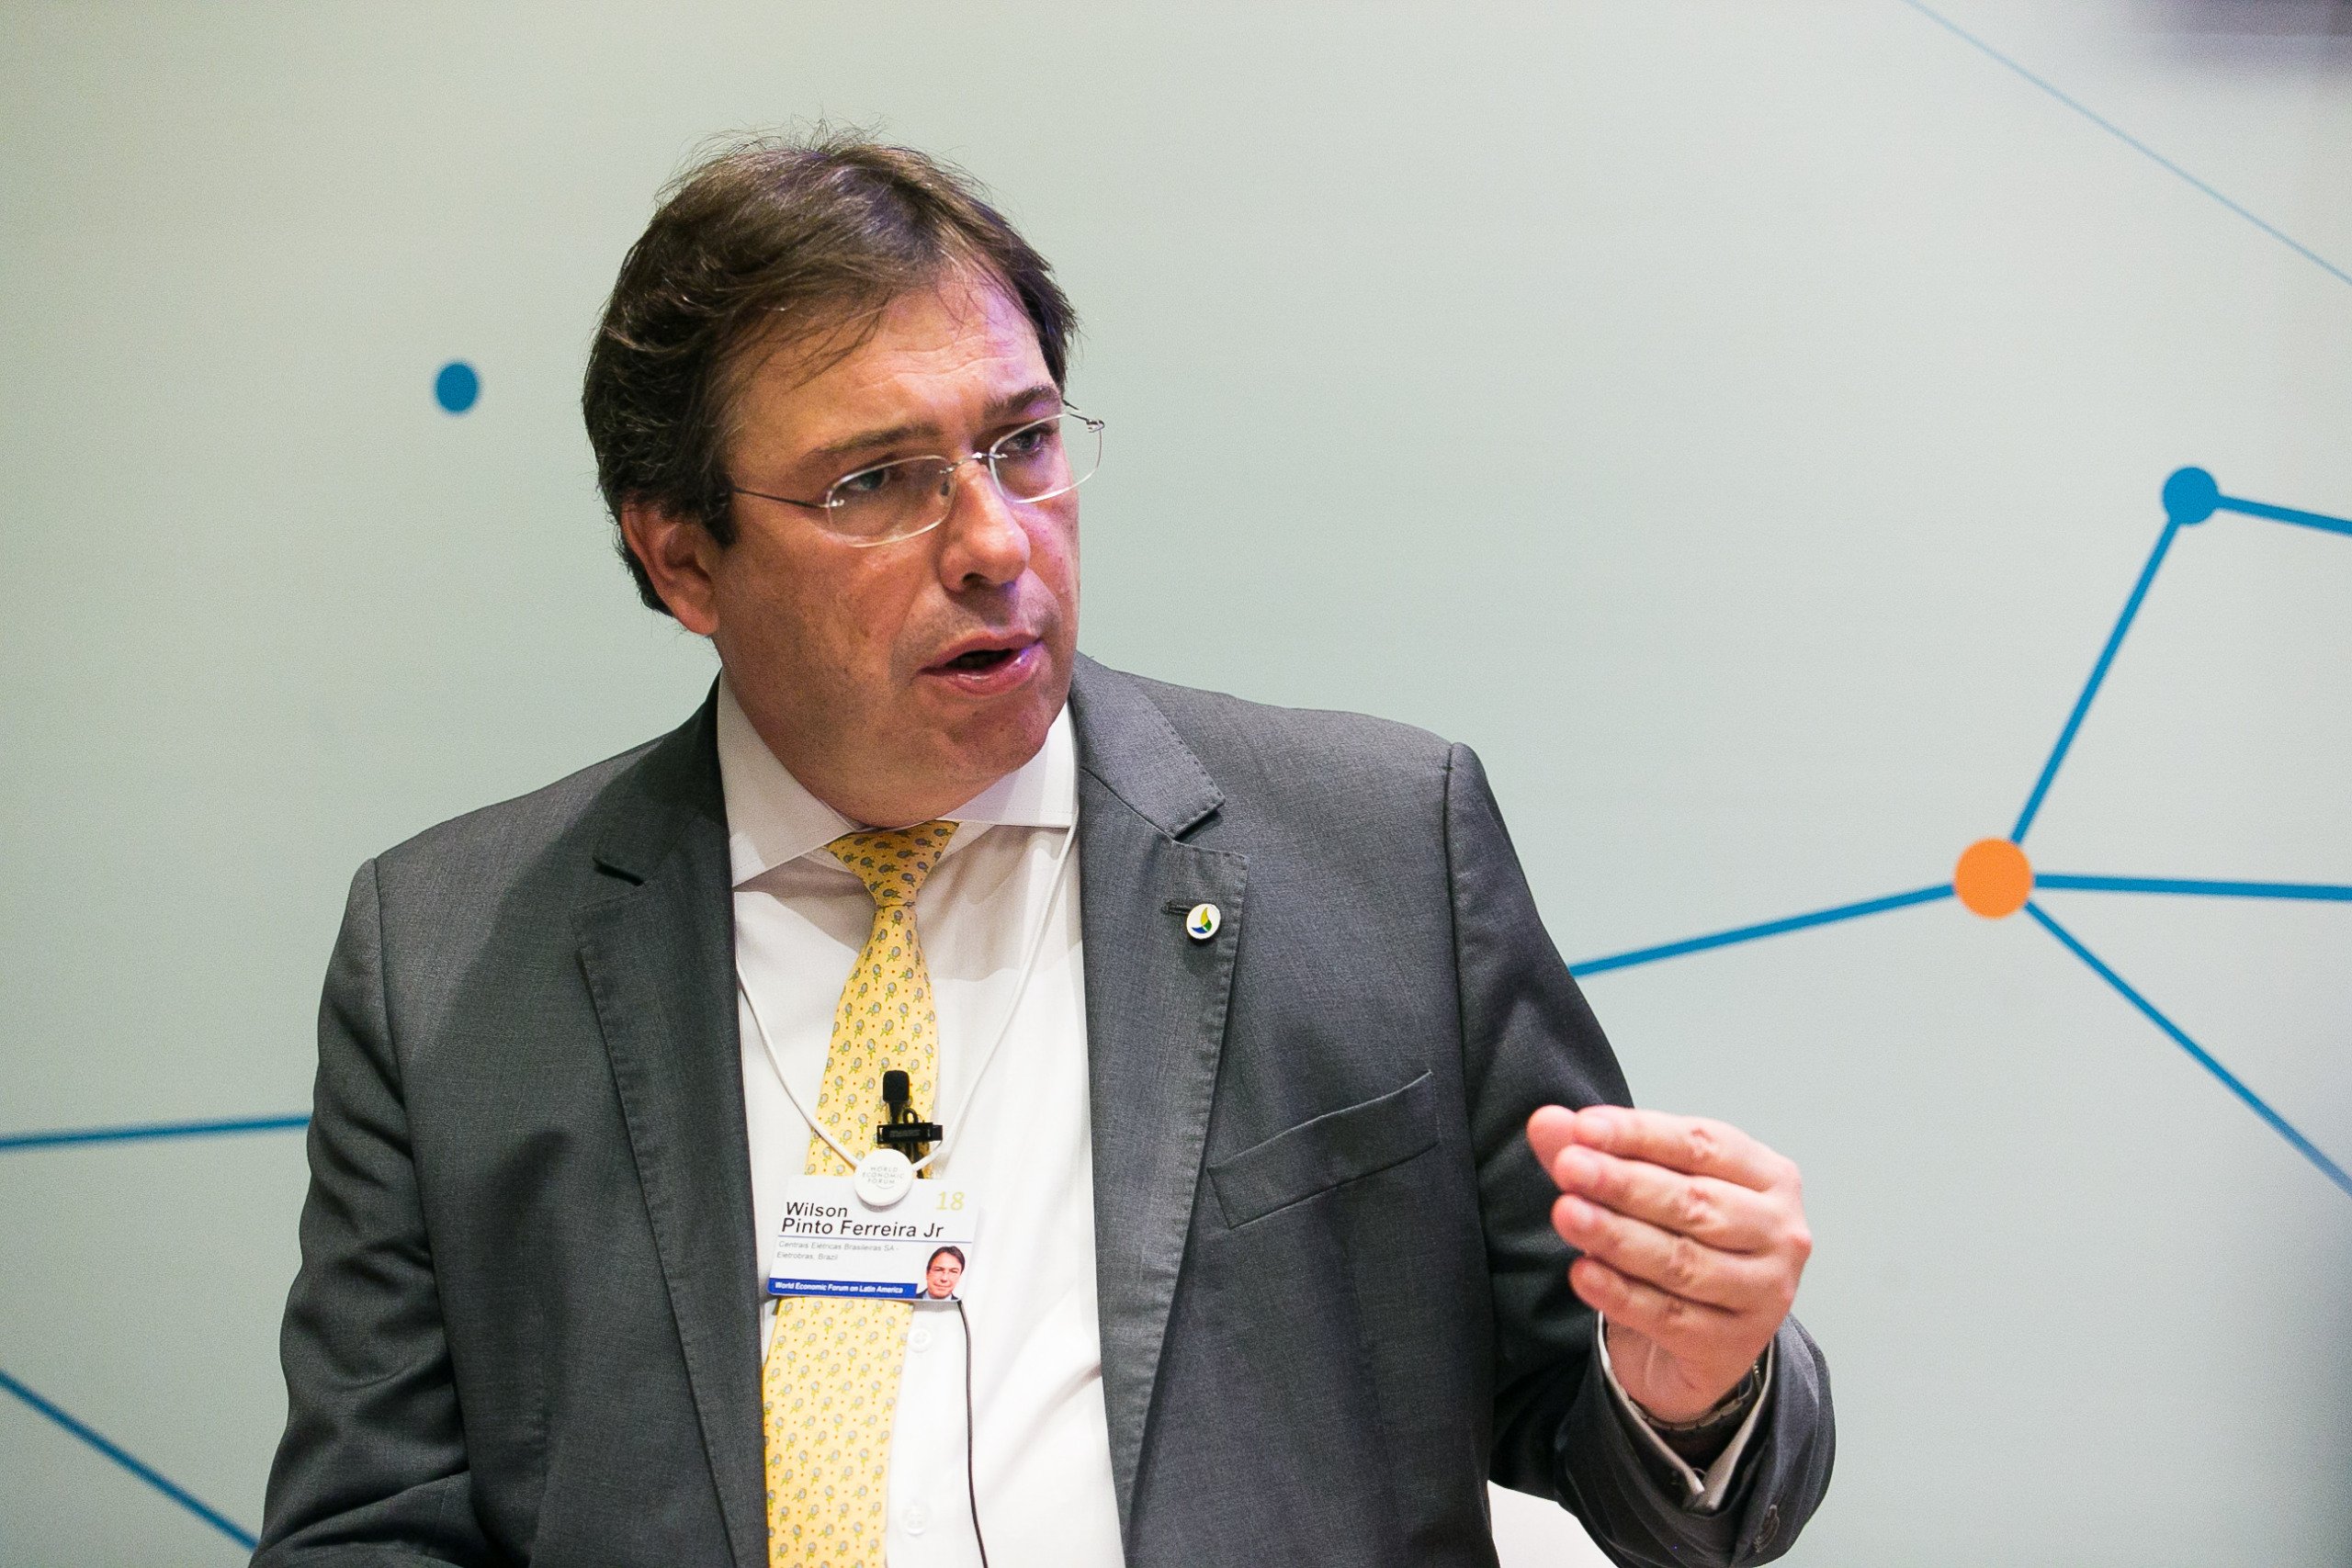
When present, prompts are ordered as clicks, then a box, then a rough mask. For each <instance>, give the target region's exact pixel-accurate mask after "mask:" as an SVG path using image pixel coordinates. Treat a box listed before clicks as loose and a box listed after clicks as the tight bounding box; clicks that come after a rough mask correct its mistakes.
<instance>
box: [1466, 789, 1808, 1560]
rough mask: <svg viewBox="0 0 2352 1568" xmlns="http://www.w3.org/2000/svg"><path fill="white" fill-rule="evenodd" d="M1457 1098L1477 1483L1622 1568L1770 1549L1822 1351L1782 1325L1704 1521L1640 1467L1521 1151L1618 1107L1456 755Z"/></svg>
mask: <svg viewBox="0 0 2352 1568" xmlns="http://www.w3.org/2000/svg"><path fill="white" fill-rule="evenodd" d="M1445 833H1446V854H1447V872H1448V877H1449V881H1450V885H1451V889H1452V897H1453V924H1454V944H1455V953H1454V959H1455V973H1456V975H1457V977H1458V979H1457V983H1458V985H1459V987H1460V995H1461V1010H1462V1039H1463V1052H1464V1089H1465V1091H1466V1094H1467V1096H1468V1102H1469V1113H1470V1123H1471V1124H1470V1134H1471V1139H1472V1145H1473V1147H1474V1150H1475V1152H1476V1159H1477V1165H1478V1187H1479V1203H1480V1208H1481V1214H1482V1218H1483V1220H1484V1223H1485V1226H1486V1235H1487V1269H1488V1274H1489V1277H1490V1280H1491V1287H1492V1292H1493V1301H1494V1311H1495V1335H1496V1347H1495V1355H1496V1369H1495V1428H1494V1449H1493V1452H1492V1455H1491V1459H1490V1465H1491V1474H1492V1475H1493V1478H1494V1479H1495V1481H1496V1482H1498V1483H1500V1484H1502V1485H1504V1486H1508V1487H1510V1488H1511V1489H1513V1490H1514V1491H1519V1492H1527V1493H1532V1494H1533V1495H1537V1496H1543V1497H1550V1498H1553V1499H1555V1500H1556V1501H1558V1502H1559V1503H1561V1504H1562V1505H1563V1506H1566V1508H1568V1509H1569V1511H1571V1512H1572V1513H1574V1514H1575V1515H1576V1516H1577V1517H1578V1518H1579V1519H1581V1520H1582V1521H1583V1522H1584V1525H1585V1528H1586V1529H1587V1530H1588V1531H1589V1532H1590V1534H1591V1535H1592V1537H1593V1540H1595V1541H1596V1542H1597V1543H1598V1544H1599V1545H1600V1548H1601V1550H1602V1551H1605V1552H1607V1553H1608V1554H1609V1557H1610V1559H1611V1561H1612V1562H1618V1563H1621V1564H1624V1565H1625V1568H1637V1565H1638V1568H1689V1565H1691V1564H1713V1565H1719V1568H1732V1565H1743V1568H1744V1565H1745V1564H1748V1563H1755V1562H1769V1561H1770V1560H1771V1559H1772V1558H1775V1557H1777V1556H1779V1555H1780V1554H1781V1552H1782V1551H1785V1550H1786V1549H1787V1548H1788V1546H1789V1543H1790V1542H1791V1541H1792V1540H1794V1539H1795V1538H1796V1534H1797V1531H1798V1529H1799V1528H1800V1527H1802V1525H1803V1524H1804V1521H1805V1519H1806V1518H1807V1517H1810V1516H1811V1514H1812V1513H1813V1510H1814V1508H1815V1506H1817V1505H1818V1504H1819V1502H1820V1500H1821V1495H1822V1493H1823V1492H1824V1491H1825V1490H1826V1488H1827V1486H1828V1483H1829V1468H1830V1459H1831V1455H1832V1451H1833V1449H1834V1446H1835V1438H1834V1431H1833V1427H1832V1423H1831V1417H1830V1408H1829V1383H1828V1372H1827V1368H1826V1364H1825V1363H1824V1361H1823V1360H1822V1358H1821V1352H1820V1351H1819V1350H1818V1349H1817V1348H1815V1345H1814V1343H1813V1341H1812V1339H1811V1338H1810V1337H1807V1336H1806V1334H1805V1332H1804V1329H1803V1328H1801V1327H1799V1326H1798V1325H1797V1323H1796V1320H1795V1319H1793V1318H1792V1319H1790V1320H1789V1321H1788V1322H1787V1323H1786V1324H1784V1325H1781V1334H1780V1338H1779V1341H1778V1349H1777V1367H1776V1371H1775V1374H1774V1380H1773V1388H1772V1392H1771V1394H1770V1402H1769V1404H1768V1405H1767V1407H1766V1409H1765V1411H1764V1413H1763V1415H1762V1416H1761V1417H1760V1418H1759V1430H1758V1435H1757V1438H1755V1439H1751V1446H1750V1448H1749V1450H1748V1451H1747V1453H1746V1454H1745V1455H1744V1456H1743V1457H1742V1459H1741V1461H1740V1474H1739V1476H1738V1478H1737V1479H1736V1482H1735V1483H1734V1485H1733V1490H1732V1493H1731V1495H1730V1497H1729V1499H1728V1504H1727V1506H1725V1507H1724V1508H1723V1510H1722V1511H1721V1512H1720V1513H1716V1514H1713V1515H1705V1514H1700V1513H1696V1512H1693V1511H1691V1509H1690V1508H1689V1507H1688V1506H1686V1499H1683V1498H1681V1497H1679V1496H1678V1495H1676V1494H1675V1493H1674V1492H1672V1491H1669V1490H1668V1487H1667V1485H1666V1484H1665V1478H1664V1477H1661V1476H1659V1475H1657V1474H1655V1473H1653V1472H1652V1471H1651V1470H1650V1469H1649V1467H1648V1466H1649V1461H1647V1460H1646V1458H1645V1455H1644V1454H1643V1452H1642V1451H1641V1449H1640V1446H1639V1445H1638V1444H1637V1442H1636V1441H1635V1439H1634V1435H1633V1434H1632V1433H1631V1432H1629V1431H1628V1430H1627V1429H1626V1427H1625V1424H1624V1422H1623V1419H1622V1418H1621V1417H1620V1416H1619V1415H1618V1413H1617V1411H1616V1410H1615V1409H1614V1407H1613V1406H1612V1404H1611V1399H1610V1395H1609V1391H1608V1387H1607V1385H1606V1383H1605V1382H1603V1379H1602V1374H1601V1371H1600V1363H1599V1360H1598V1358H1596V1357H1595V1356H1594V1355H1593V1353H1592V1347H1593V1330H1594V1325H1593V1312H1592V1309H1591V1308H1590V1307H1589V1306H1586V1305H1585V1304H1584V1303H1582V1302H1580V1301H1578V1300H1577V1297H1576V1295H1575V1293H1574V1292H1571V1291H1570V1290H1569V1288H1568V1283H1567V1268H1568V1264H1569V1262H1570V1261H1571V1259H1572V1258H1574V1256H1575V1255H1574V1253H1572V1252H1571V1251H1570V1250H1569V1248H1568V1247H1567V1244H1566V1243H1565V1242H1563V1241H1562V1240H1561V1239H1560V1238H1559V1235H1557V1233H1555V1231H1554V1230H1553V1229H1552V1224H1551V1208H1552V1200H1553V1199H1554V1198H1555V1196H1556V1190H1555V1188H1554V1187H1553V1184H1552V1182H1551V1180H1550V1179H1549V1178H1548V1177H1546V1176H1545V1175H1544V1171H1543V1168H1541V1167H1540V1166H1539V1165H1538V1164H1537V1163H1536V1160H1535V1156H1534V1154H1533V1153H1532V1151H1531V1150H1530V1149H1529V1147H1528V1145H1527V1138H1526V1134H1525V1129H1526V1124H1527V1118H1528V1117H1529V1115H1530V1114H1532V1112H1533V1111H1535V1109H1536V1108H1537V1107H1538V1106H1542V1105H1550V1104H1561V1105H1570V1106H1582V1105H1590V1104H1598V1103H1606V1104H1616V1105H1630V1104H1631V1103H1632V1102H1633V1101H1632V1098H1631V1096H1630V1095H1629V1093H1628V1091H1627V1089H1626V1087H1625V1080H1624V1077H1623V1075H1622V1074H1621V1073H1620V1072H1619V1070H1618V1066H1617V1059H1616V1056H1615V1055H1614V1054H1613V1053H1612V1052H1611V1050H1610V1047H1609V1042H1608V1040H1607V1038H1606V1037H1605V1036H1604V1035H1603V1034H1602V1033H1601V1032H1600V1024H1599V1023H1598V1022H1597V1021H1595V1020H1594V1018H1593V1016H1592V1011H1591V1010H1590V1009H1589V1008H1588V1007H1587V1006H1586V1005H1585V1000H1584V997H1583V995H1582V993H1581V992H1579V991H1578V990H1577V984H1576V981H1575V980H1574V979H1572V978H1571V977H1570V976H1569V974H1568V970H1567V965H1566V964H1564V963H1562V962H1561V960H1560V955H1559V953H1558V952H1557V951H1556V950H1555V948H1554V947H1553V945H1552V942H1551V939H1550V938H1549V937H1548V936H1546V935H1545V934H1544V926H1543V922H1542V921H1541V919H1539V918H1538V917H1537V914H1536V910H1535V901H1534V897H1533V895H1532V893H1531V892H1530V891H1529V889H1528V886H1527V878H1526V876H1525V874H1524V873H1523V872H1521V869H1520V864H1519V857H1518V855H1517V853H1516V852H1514V851H1513V850H1512V848H1511V843H1510V834H1509V832H1508V831H1507V830H1506V829H1504V827H1503V822H1502V817H1501V814H1500V813H1499V812H1498V810H1497V808H1496V806H1495V800H1494V795H1493V794H1492V792H1491V791H1490V790H1489V789H1488V788H1487V779H1486V773H1485V772H1484V770H1483V769H1482V768H1481V767H1480V766H1479V763H1478V759H1477V757H1476V755H1475V754H1473V753H1472V752H1471V750H1469V749H1468V748H1467V747H1463V746H1457V747H1455V748H1454V749H1453V756H1452V759H1451V764H1450V767H1449V771H1448V777H1447V784H1446V824H1445Z"/></svg>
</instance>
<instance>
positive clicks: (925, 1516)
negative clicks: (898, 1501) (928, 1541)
mask: <svg viewBox="0 0 2352 1568" xmlns="http://www.w3.org/2000/svg"><path fill="white" fill-rule="evenodd" d="M899 1524H900V1525H901V1526H903V1527H904V1528H905V1529H906V1532H907V1533H908V1534H909V1535H921V1534H922V1532H923V1531H924V1530H925V1529H928V1528H929V1527H930V1524H931V1510H930V1509H929V1508H926V1507H924V1506H922V1504H921V1503H910V1504H908V1505H907V1506H905V1507H903V1508H901V1509H899Z"/></svg>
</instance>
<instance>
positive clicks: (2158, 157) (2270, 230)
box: [1901, 0, 2352, 283]
mask: <svg viewBox="0 0 2352 1568" xmlns="http://www.w3.org/2000/svg"><path fill="white" fill-rule="evenodd" d="M1901 3H1902V4H1903V5H1905V6H1909V7H1910V8H1911V9H1912V10H1914V11H1917V12H1918V13H1919V15H1921V16H1923V17H1927V18H1928V20H1929V21H1931V22H1933V23H1935V24H1936V26H1938V27H1939V28H1943V29H1944V31H1946V32H1948V33H1950V34H1951V36H1952V37H1954V38H1956V39H1960V40H1961V42H1962V43H1964V44H1966V45H1968V46H1969V47H1970V48H1971V49H1973V50H1975V51H1977V52H1978V53H1980V54H1982V55H1984V56H1985V58H1986V59H1988V60H1991V61H1993V62H1996V64H2000V65H2004V66H2007V68H2008V69H2009V70H2011V71H2014V72H2016V73H2018V75H2019V76H2022V77H2024V78H2025V79H2026V80H2027V81H2028V82H2030V83H2032V84H2033V85H2035V86H2037V87H2039V88H2041V90H2042V91H2043V92H2045V93H2047V94H2049V95H2050V96H2052V97H2053V98H2055V99H2057V100H2058V101H2059V102H2060V103H2062V104H2064V105H2065V106H2066V107H2068V108H2070V109H2072V110H2074V111H2075V113H2076V114H2078V115H2081V116H2082V117H2083V118H2085V119H2086V120H2089V121H2090V122H2091V123H2092V124H2093V125H2096V126H2098V128H2099V129H2100V130H2104V131H2106V132H2107V133H2108V134H2109V136H2112V137H2114V138H2115V139H2116V140H2117V141H2120V142H2122V143H2123V144H2124V145H2125V146H2126V147H2129V148H2131V151H2133V152H2137V153H2139V154H2140V155H2141V156H2142V157H2143V158H2146V159H2147V160H2148V161H2149V162H2151V163H2153V164H2155V165H2156V166H2157V167H2158V168H2161V169H2163V170H2164V171H2165V173H2167V174H2170V175H2176V176H2177V177H2178V178H2180V179H2182V180H2184V181H2186V182H2187V183H2188V185H2190V186H2194V187H2195V188H2197V189H2198V190H2200V191H2202V192H2204V193H2205V194H2206V195H2207V196H2209V197H2212V198H2213V199H2214V200H2215V201H2218V202H2220V203H2221V204H2222V206H2223V207H2226V208H2228V209H2230V210H2231V211H2232V212H2234V213H2236V214H2237V215H2238V216H2239V217H2240V218H2243V219H2245V220H2246V221H2247V222H2249V223H2251V224H2253V225H2254V226H2255V227H2256V228H2257V229H2259V230H2261V231H2263V232H2264V233H2266V234H2267V235H2269V236H2270V237H2271V238H2272V239H2274V240H2276V241H2278V243H2280V244H2282V245H2284V246H2286V247H2287V248H2288V249H2289V250H2290V251H2292V252H2294V253H2295V254H2297V255H2299V256H2301V257H2302V258H2303V259H2304V260H2305V261H2307V262H2310V263H2311V264H2312V265H2314V266H2316V267H2318V268H2319V269H2320V270H2321V271H2323V272H2324V273H2326V274H2327V275H2328V276H2331V277H2334V278H2335V279H2336V280H2337V281H2339V282H2342V283H2352V272H2346V271H2345V270H2344V269H2343V268H2342V267H2340V266H2338V265H2335V263H2334V262H2332V261H2330V260H2328V259H2327V258H2326V257H2325V256H2324V255H2322V254H2319V253H2318V252H2317V251H2315V250H2312V248H2311V247H2310V246H2309V245H2306V244H2304V243H2302V242H2301V240H2298V239H2296V238H2295V237H2294V236H2293V235H2292V234H2290V233H2288V232H2287V231H2284V230H2283V229H2280V228H2278V226H2277V225H2276V224H2274V223H2272V222H2270V221H2269V220H2267V219H2265V218H2262V217H2259V216H2257V215H2256V214H2255V213H2254V212H2251V211H2249V210H2248V209H2245V208H2244V207H2241V206H2239V205H2238V204H2237V203H2236V202H2234V201H2232V200H2231V199H2230V198H2229V197H2226V196H2223V195H2222V193H2221V192H2220V191H2218V190H2216V189H2214V188H2213V187H2212V186H2210V185H2207V184H2206V183H2205V182H2204V181H2203V180H2200V179H2199V178H2198V177H2197V176H2196V175H2192V174H2190V173H2189V172H2188V170H2187V169H2184V168H2182V167H2181V166H2180V165H2179V164H2176V163H2174V162H2173V161H2172V160H2171V159H2170V158H2167V157H2165V155H2164V154H2163V153H2161V152H2157V151H2156V150H2155V149H2154V148H2153V147H2151V146H2149V145H2148V144H2147V143H2146V142H2144V141H2141V140H2140V139H2139V138H2138V137H2136V136H2134V135H2132V134H2131V132H2130V131H2128V130H2124V129H2123V128H2122V127H2121V126H2120V125H2118V124H2116V123H2115V122H2114V121H2113V120H2111V119H2109V118H2107V117H2106V116H2105V115H2102V114H2100V113H2098V111H2097V110H2096V109H2093V108H2092V107H2089V106H2088V105H2086V104H2085V103H2084V102H2082V101H2081V100H2080V99H2078V98H2075V97H2073V96H2069V95H2068V94H2067V93H2065V92H2064V91H2063V90H2061V89H2060V88H2059V87H2058V86H2057V85H2055V84H2054V83H2052V82H2050V81H2048V80H2047V79H2045V78H2043V77H2041V76H2037V75H2035V74H2034V73H2032V72H2030V71H2029V70H2027V69H2026V68H2025V66H2023V65H2022V64H2020V63H2019V62H2017V61H2015V60H2013V59H2011V58H2010V57H2009V56H2007V55H2006V54H2003V53H2002V52H2001V51H1999V50H1997V49H1995V48H1994V47H1993V46H1992V45H1991V44H1989V43H1986V42H1985V40H1984V39H1981V38H1978V37H1977V36H1976V35H1975V34H1974V33H1972V32H1970V31H1969V30H1968V29H1967V28H1963V27H1962V26H1961V25H1960V24H1959V23H1957V22H1955V21H1953V20H1952V19H1951V17H1947V16H1945V15H1943V13H1941V12H1939V11H1937V10H1935V9H1934V8H1933V7H1931V6H1926V5H1923V4H1922V3H1921V0H1901Z"/></svg>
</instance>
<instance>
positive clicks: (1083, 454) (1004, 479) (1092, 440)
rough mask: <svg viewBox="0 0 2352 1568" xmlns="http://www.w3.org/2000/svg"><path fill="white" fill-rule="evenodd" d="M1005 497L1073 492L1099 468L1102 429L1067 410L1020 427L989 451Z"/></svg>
mask: <svg viewBox="0 0 2352 1568" xmlns="http://www.w3.org/2000/svg"><path fill="white" fill-rule="evenodd" d="M989 456H990V457H992V458H993V459H994V460H995V467H996V482H997V483H998V484H999V485H1000V486H1001V487H1002V488H1003V491H1004V496H1005V499H1006V500H1007V501H1046V500H1048V499H1050V498H1052V497H1054V496H1057V495H1060V494H1062V493H1064V492H1065V491H1072V490H1076V489H1077V488H1078V487H1079V486H1080V485H1082V484H1084V483H1085V482H1086V481H1087V480H1088V479H1090V478H1091V477H1092V476H1093V473H1094V470H1095V469H1096V468H1101V467H1102V466H1103V430H1102V426H1101V424H1100V423H1095V422H1092V421H1090V420H1088V419H1087V418H1086V417H1085V416H1084V415H1083V414H1075V413H1066V414H1063V415H1061V416H1060V417H1059V418H1057V419H1041V420H1039V421H1038V422H1037V423H1035V424H1027V425H1023V426H1022V427H1021V428H1020V429H1019V430H1016V431H1014V432H1013V433H1012V434H1010V435H1008V436H1006V437H1005V438H1004V439H1003V440H1001V441H1000V442H998V443H997V444H996V445H995V446H992V447H990V448H989Z"/></svg>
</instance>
